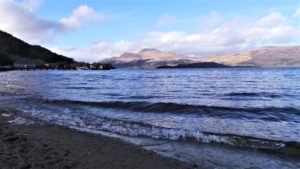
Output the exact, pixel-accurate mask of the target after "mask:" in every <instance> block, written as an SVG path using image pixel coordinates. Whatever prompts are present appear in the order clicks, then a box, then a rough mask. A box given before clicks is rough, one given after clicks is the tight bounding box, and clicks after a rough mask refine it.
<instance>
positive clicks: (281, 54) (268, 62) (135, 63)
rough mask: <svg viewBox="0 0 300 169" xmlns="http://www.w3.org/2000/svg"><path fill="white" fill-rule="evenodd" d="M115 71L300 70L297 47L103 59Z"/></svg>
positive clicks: (148, 53)
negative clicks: (190, 67)
mask: <svg viewBox="0 0 300 169" xmlns="http://www.w3.org/2000/svg"><path fill="white" fill-rule="evenodd" d="M104 62H110V63H112V64H113V65H114V66H116V67H118V68H156V67H159V66H175V65H179V64H189V63H196V62H215V63H219V64H224V65H229V66H259V67H300V46H281V47H262V48H258V49H254V50H248V51H242V52H237V53H233V54H231V53H229V54H224V55H217V56H207V57H188V56H183V55H178V54H175V53H171V52H163V51H159V50H156V49H144V50H142V51H140V52H138V53H125V54H123V55H121V56H119V57H113V58H109V59H105V60H104Z"/></svg>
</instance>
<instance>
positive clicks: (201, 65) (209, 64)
mask: <svg viewBox="0 0 300 169" xmlns="http://www.w3.org/2000/svg"><path fill="white" fill-rule="evenodd" d="M157 68H158V69H172V68H180V69H184V68H234V67H233V66H227V65H223V64H219V63H215V62H200V63H190V64H179V65H177V66H159V67H157Z"/></svg>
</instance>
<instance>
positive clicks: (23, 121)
mask: <svg viewBox="0 0 300 169" xmlns="http://www.w3.org/2000/svg"><path fill="white" fill-rule="evenodd" d="M8 122H9V123H13V124H17V125H32V124H35V122H34V121H32V120H28V119H25V118H22V117H17V118H15V119H14V120H10V121H8Z"/></svg>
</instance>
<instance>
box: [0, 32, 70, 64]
mask: <svg viewBox="0 0 300 169" xmlns="http://www.w3.org/2000/svg"><path fill="white" fill-rule="evenodd" d="M71 62H74V61H73V59H71V58H68V57H65V56H62V55H58V54H56V53H53V52H51V51H50V50H48V49H45V48H43V47H41V46H36V45H30V44H28V43H26V42H24V41H22V40H20V39H18V38H16V37H14V36H12V35H10V34H8V33H6V32H3V31H0V65H5V64H13V63H71Z"/></svg>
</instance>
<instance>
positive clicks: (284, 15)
mask: <svg viewBox="0 0 300 169" xmlns="http://www.w3.org/2000/svg"><path fill="white" fill-rule="evenodd" d="M0 16H1V17H0V30H3V31H6V32H8V33H11V34H12V35H14V36H16V37H18V38H20V39H22V40H24V41H26V42H29V43H31V44H38V45H41V46H43V47H46V48H48V49H50V50H52V51H54V52H57V53H59V54H63V55H66V56H68V57H72V58H74V59H75V60H77V61H87V62H96V61H100V60H102V59H104V58H109V57H113V56H119V55H120V54H122V53H124V52H138V51H140V50H142V49H144V48H155V49H159V50H162V51H168V52H175V53H178V54H182V55H188V56H194V57H203V56H209V55H218V54H224V53H230V52H236V51H242V50H248V49H253V48H258V47H263V46H277V45H278V46H279V45H280V46H282V45H300V0H0Z"/></svg>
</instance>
